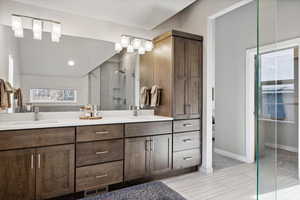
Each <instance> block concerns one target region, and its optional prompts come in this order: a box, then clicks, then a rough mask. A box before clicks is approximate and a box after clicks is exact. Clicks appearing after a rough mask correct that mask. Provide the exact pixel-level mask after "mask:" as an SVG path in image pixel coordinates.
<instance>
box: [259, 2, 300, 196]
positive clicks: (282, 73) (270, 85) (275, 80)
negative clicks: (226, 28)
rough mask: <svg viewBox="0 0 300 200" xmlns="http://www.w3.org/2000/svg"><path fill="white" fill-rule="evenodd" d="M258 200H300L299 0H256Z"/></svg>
mask: <svg viewBox="0 0 300 200" xmlns="http://www.w3.org/2000/svg"><path fill="white" fill-rule="evenodd" d="M257 5H258V16H259V18H258V19H259V20H258V24H259V26H258V37H259V40H258V56H257V65H256V111H257V112H256V139H257V143H256V147H257V154H256V155H257V156H256V159H257V167H258V168H257V169H258V170H257V175H258V176H257V181H258V186H257V199H259V200H297V199H300V185H299V183H300V182H299V166H298V163H299V159H298V157H299V155H298V149H299V148H298V146H299V144H298V143H299V142H298V141H299V127H298V125H299V117H298V116H299V108H298V102H299V100H298V94H299V87H298V78H299V70H298V66H299V47H300V39H299V37H300V29H298V28H297V26H296V23H293V20H294V17H295V15H299V16H300V14H297V13H299V10H300V1H299V0H258V1H257Z"/></svg>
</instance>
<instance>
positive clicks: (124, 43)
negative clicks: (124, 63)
mask: <svg viewBox="0 0 300 200" xmlns="http://www.w3.org/2000/svg"><path fill="white" fill-rule="evenodd" d="M129 43H130V38H129V37H127V36H122V37H121V45H122V47H128V45H129Z"/></svg>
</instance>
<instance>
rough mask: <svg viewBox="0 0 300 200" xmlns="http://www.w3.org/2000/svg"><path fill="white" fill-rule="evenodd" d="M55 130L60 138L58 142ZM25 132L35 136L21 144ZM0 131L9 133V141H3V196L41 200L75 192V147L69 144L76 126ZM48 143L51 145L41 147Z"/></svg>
mask: <svg viewBox="0 0 300 200" xmlns="http://www.w3.org/2000/svg"><path fill="white" fill-rule="evenodd" d="M72 130H73V132H72ZM54 131H56V133H57V138H60V139H61V140H57V142H55V141H56V139H54V135H53V134H54ZM25 133H27V134H28V137H33V138H36V140H34V141H29V140H25V143H24V146H22V143H21V140H20V137H25V136H24V134H25ZM33 133H34V134H37V135H34V134H33ZM0 135H2V136H4V135H7V136H9V139H8V143H6V144H4V143H1V145H0V147H1V150H2V151H0V160H1V164H0V199H7V200H18V199H20V200H35V199H37V200H40V199H48V198H53V197H57V196H62V195H65V194H70V193H73V192H74V172H75V149H74V144H68V143H71V142H74V141H75V129H74V128H73V129H72V128H67V129H64V128H61V129H35V130H32V131H31V130H25V131H4V132H1V133H0ZM38 138H39V139H38ZM47 143H48V144H49V145H51V146H47V147H40V146H41V144H43V145H46V144H47ZM8 144H9V145H8ZM28 147H31V148H28ZM5 148H7V149H5ZM23 148H26V149H23ZM11 149H16V150H11Z"/></svg>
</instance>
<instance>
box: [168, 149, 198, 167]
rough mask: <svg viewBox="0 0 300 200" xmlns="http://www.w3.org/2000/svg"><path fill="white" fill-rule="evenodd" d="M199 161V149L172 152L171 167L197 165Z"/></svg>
mask: <svg viewBox="0 0 300 200" xmlns="http://www.w3.org/2000/svg"><path fill="white" fill-rule="evenodd" d="M200 162H201V154H200V149H191V150H185V151H179V152H175V153H173V169H183V168H188V167H193V166H199V165H200Z"/></svg>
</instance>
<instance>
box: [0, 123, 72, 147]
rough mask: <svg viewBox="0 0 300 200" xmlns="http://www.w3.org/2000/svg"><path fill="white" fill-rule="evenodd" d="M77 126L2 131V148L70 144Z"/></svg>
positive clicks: (0, 137)
mask: <svg viewBox="0 0 300 200" xmlns="http://www.w3.org/2000/svg"><path fill="white" fill-rule="evenodd" d="M74 142H75V128H49V129H33V130H18V131H1V132H0V150H9V149H18V148H28V147H38V146H48V145H59V144H70V143H74Z"/></svg>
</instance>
